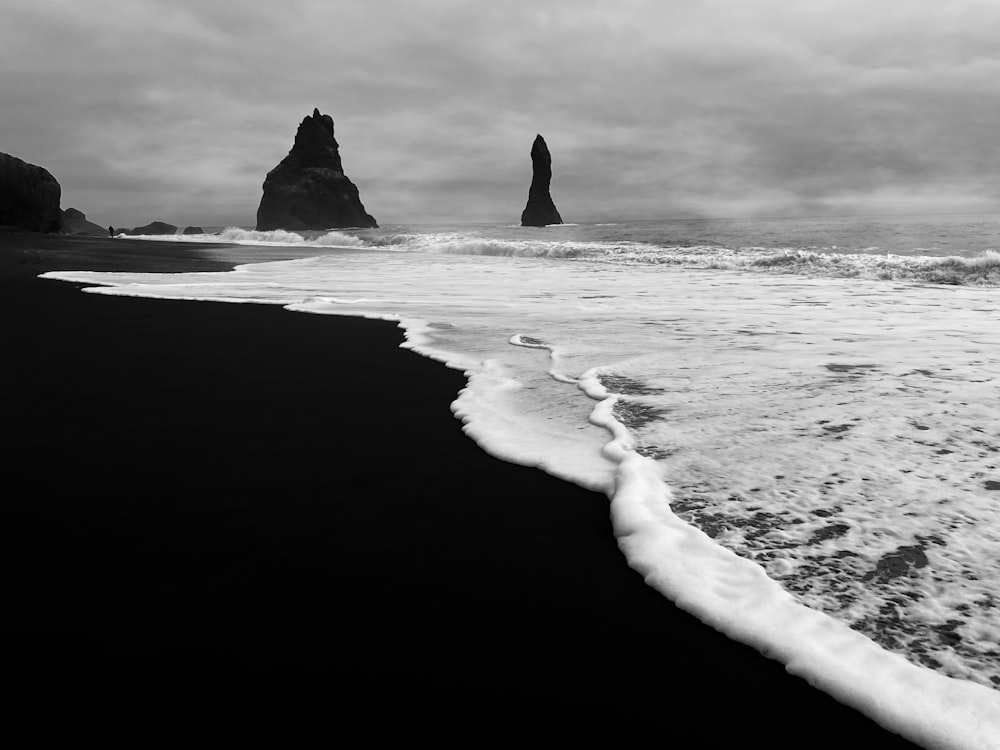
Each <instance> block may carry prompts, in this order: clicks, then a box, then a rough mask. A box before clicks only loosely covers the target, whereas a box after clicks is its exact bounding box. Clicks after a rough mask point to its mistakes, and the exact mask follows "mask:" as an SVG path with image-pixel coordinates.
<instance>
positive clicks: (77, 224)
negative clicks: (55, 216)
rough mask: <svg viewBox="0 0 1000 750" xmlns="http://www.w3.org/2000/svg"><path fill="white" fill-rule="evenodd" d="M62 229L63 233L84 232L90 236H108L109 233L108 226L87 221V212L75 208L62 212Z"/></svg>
mask: <svg viewBox="0 0 1000 750" xmlns="http://www.w3.org/2000/svg"><path fill="white" fill-rule="evenodd" d="M61 229H62V233H63V234H84V235H87V236H89V237H106V236H107V234H108V229H107V227H102V226H98V225H97V224H95V223H94V222H92V221H87V216H86V214H84V213H83V211H78V210H77V209H75V208H67V209H66V210H65V211H63V212H62V224H61Z"/></svg>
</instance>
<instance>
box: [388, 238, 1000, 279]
mask: <svg viewBox="0 0 1000 750" xmlns="http://www.w3.org/2000/svg"><path fill="white" fill-rule="evenodd" d="M372 244H376V245H381V246H383V247H389V248H391V249H395V250H398V251H404V252H431V253H442V254H454V255H489V256H500V257H518V258H556V259H568V260H591V261H598V262H608V263H622V264H641V265H672V266H679V267H685V268H700V269H720V270H728V271H748V272H762V273H778V274H800V275H804V276H812V277H836V278H864V279H873V280H894V281H917V282H924V283H931V284H949V285H963V286H991V287H992V286H1000V253H998V252H997V251H996V250H994V249H992V248H987V249H986V250H983V251H982V252H980V253H978V254H976V255H970V256H954V255H953V256H930V255H894V254H892V253H881V252H879V249H878V248H877V247H867V248H864V249H863V250H862V251H860V252H850V253H848V252H840V251H838V249H837V248H823V249H819V248H795V247H740V248H735V249H734V248H728V247H722V246H718V245H690V246H679V245H678V246H661V245H653V244H648V243H643V242H631V241H619V242H573V241H556V242H554V241H551V240H509V239H490V238H482V237H470V236H468V235H460V234H433V235H392V236H391V237H389V238H382V239H381V240H377V241H375V242H373V243H372Z"/></svg>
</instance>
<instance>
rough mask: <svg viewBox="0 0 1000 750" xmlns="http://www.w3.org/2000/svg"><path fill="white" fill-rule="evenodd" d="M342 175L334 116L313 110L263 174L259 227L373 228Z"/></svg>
mask: <svg viewBox="0 0 1000 750" xmlns="http://www.w3.org/2000/svg"><path fill="white" fill-rule="evenodd" d="M376 226H378V224H376V223H375V219H374V218H373V217H372V216H370V215H369V214H368V213H367V212H365V207H364V206H363V205H361V198H360V197H359V196H358V188H357V187H356V186H355V185H354V183H353V182H351V181H350V180H349V179H347V177H346V175H344V168H343V166H341V163H340V147H339V145H338V144H337V139H336V138H334V137H333V118H332V117H330V115H321V114H320V112H319V110H318V109H314V110H313V113H312V116H311V117H306V118H305V119H304V120H302V122H301V123H300V124H299V130H298V132H297V133H296V134H295V145H293V146H292V150H291V151H289V152H288V156H286V157H285V158H284V159H282V160H281V163H280V164H278V166H276V167H275V168H274V169H272V170H271V171H270V172H268V173H267V178H266V179H265V180H264V196H263V197H262V198H261V200H260V207H259V208H258V209H257V229H258V230H261V231H263V230H269V229H290V230H294V229H333V228H338V227H376Z"/></svg>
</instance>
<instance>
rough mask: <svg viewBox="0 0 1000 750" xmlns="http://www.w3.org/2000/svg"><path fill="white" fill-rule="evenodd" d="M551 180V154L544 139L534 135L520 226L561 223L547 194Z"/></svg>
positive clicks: (560, 218) (557, 212)
mask: <svg viewBox="0 0 1000 750" xmlns="http://www.w3.org/2000/svg"><path fill="white" fill-rule="evenodd" d="M550 182H552V156H551V154H549V147H548V146H546V145H545V139H544V138H542V136H540V135H536V136H535V142H534V143H533V144H532V145H531V187H530V188H529V189H528V205H526V206H525V207H524V211H522V212H521V226H522V227H544V226H545V225H546V224H562V223H563V220H562V217H561V216H560V215H559V210H558V209H557V208H556V204H555V203H553V202H552V196H551V195H550V194H549V183H550Z"/></svg>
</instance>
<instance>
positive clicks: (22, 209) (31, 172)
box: [0, 153, 62, 232]
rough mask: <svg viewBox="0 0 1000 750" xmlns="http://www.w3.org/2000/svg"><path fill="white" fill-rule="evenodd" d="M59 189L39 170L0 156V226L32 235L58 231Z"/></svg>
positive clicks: (47, 175)
mask: <svg viewBox="0 0 1000 750" xmlns="http://www.w3.org/2000/svg"><path fill="white" fill-rule="evenodd" d="M61 197H62V188H61V187H60V186H59V183H58V182H56V178H55V177H53V176H52V175H51V174H50V173H49V171H48V170H47V169H45V168H43V167H39V166H36V165H34V164H29V163H28V162H26V161H21V160H20V159H18V158H17V157H16V156H11V155H10V154H4V153H0V224H2V225H7V226H12V227H17V228H19V229H27V230H29V231H32V232H58V231H59V228H60V227H61V226H62V212H61V211H60V210H59V201H60V199H61Z"/></svg>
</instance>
